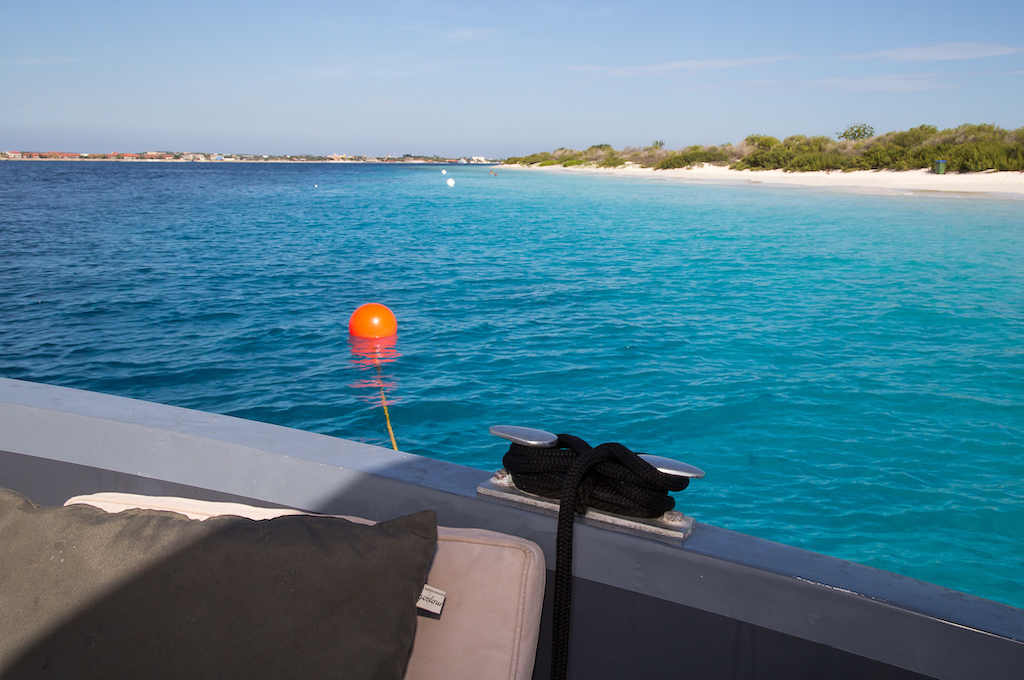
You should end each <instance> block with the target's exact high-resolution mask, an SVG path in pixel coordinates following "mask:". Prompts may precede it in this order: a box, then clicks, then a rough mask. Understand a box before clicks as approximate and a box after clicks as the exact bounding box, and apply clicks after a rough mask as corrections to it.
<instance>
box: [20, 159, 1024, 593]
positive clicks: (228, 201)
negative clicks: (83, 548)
mask: <svg viewBox="0 0 1024 680" xmlns="http://www.w3.org/2000/svg"><path fill="white" fill-rule="evenodd" d="M488 171H489V168H479V167H478V168H473V167H463V166H460V167H452V168H449V169H448V175H447V177H442V175H441V173H440V169H439V168H437V167H431V166H427V167H394V166H361V165H337V164H333V165H320V164H310V165H303V164H281V165H277V164H274V165H261V164H189V165H183V164H182V165H179V164H161V163H152V164H129V163H57V162H6V163H0V376H3V377H9V378H19V379H25V380H33V381H39V382H47V383H54V384H60V385H67V386H71V387H78V388H84V389H89V390H98V391H101V392H108V393H113V394H119V395H124V396H129V397H136V398H141V399H147V400H150V401H157V402H162V403H168V404H175V405H179V406H185V407H190V408H198V409H203V410H207V411H214V412H218V413H224V414H229V415H234V416H240V417H243V418H251V419H255V420H261V421H267V422H272V423H278V424H282V425H288V426H291V427H297V428H303V429H307V430H313V431H317V432H322V433H326V434H331V435H336V436H340V437H345V438H349V439H356V440H360V441H365V442H371V443H375V444H379V445H381V446H389V441H388V435H387V432H386V428H385V422H384V412H383V409H382V408H381V404H380V393H379V389H378V387H377V374H376V372H375V371H374V370H373V369H372V368H368V367H367V366H365V365H363V364H362V363H360V362H359V361H358V360H357V359H358V357H354V356H353V354H352V352H351V351H350V346H349V340H348V334H347V321H348V317H349V315H350V314H351V312H352V310H354V309H355V308H356V307H357V306H358V305H359V304H361V303H363V302H368V301H377V302H382V303H384V304H387V305H388V306H390V307H391V308H392V309H393V310H394V311H395V313H396V315H397V316H398V319H399V335H398V339H397V344H396V346H395V348H394V349H395V351H396V352H397V353H398V354H399V355H400V356H399V357H397V358H396V359H395V360H394V361H391V362H389V363H386V364H384V365H383V367H382V377H383V380H384V383H385V385H386V390H387V394H388V398H389V412H390V415H391V419H392V423H393V426H394V429H395V434H396V436H397V439H398V443H399V446H400V447H401V448H402V449H403V450H406V451H410V452H413V453H418V454H423V455H427V456H432V457H436V458H442V459H445V460H451V461H456V462H459V463H463V464H466V465H472V466H475V467H479V468H482V469H487V470H493V469H496V468H497V467H499V466H500V460H501V456H502V455H503V453H504V450H505V447H504V446H503V445H502V442H501V440H498V439H496V438H494V437H490V436H489V435H488V434H487V428H488V426H489V425H492V424H497V423H511V424H521V425H529V426H534V427H541V428H544V429H548V430H552V431H555V432H570V433H573V434H576V435H578V436H582V437H583V438H585V439H587V440H588V441H590V443H591V444H595V445H596V444H598V443H600V442H603V441H612V440H614V441H620V442H622V443H624V444H626V445H627V446H629V447H630V448H633V449H634V450H638V451H645V452H648V453H655V454H659V455H666V456H671V457H677V458H680V459H682V460H685V461H687V462H689V463H692V464H694V465H697V466H698V467H701V468H703V469H704V470H706V471H707V473H708V474H707V477H706V478H705V479H704V480H700V481H698V482H695V483H693V484H692V485H691V486H690V488H689V489H688V490H687V491H685V492H683V493H681V494H679V495H678V498H679V503H680V509H681V510H683V511H684V512H686V513H687V514H689V515H692V516H694V517H696V518H697V519H698V520H699V521H703V522H708V523H712V524H717V525H719V526H724V527H728V528H731V529H736V530H739V531H743V532H746V533H750V534H755V535H758V536H762V537H764V538H768V539H772V540H776V541H781V542H783V543H788V544H791V545H796V546H799V547H803V548H807V549H810V550H815V551H818V552H824V553H828V554H831V555H836V556H839V557H843V558H847V559H851V560H855V561H857V562H861V563H864V564H869V565H873V566H877V567H880V568H883V569H887V570H890V571H895V572H898V573H901V574H906V575H908V576H912V577H915V578H921V579H924V580H927V581H932V582H935V583H939V584H942V585H945V586H949V587H953V588H957V589H960V590H964V591H967V592H970V593H972V594H976V595H979V596H982V597H986V598H990V599H994V600H998V601H1001V602H1006V603H1009V604H1013V605H1016V606H1018V607H1020V606H1024V481H1022V480H1024V202H1021V201H1015V200H1001V199H979V198H965V197H952V196H945V197H943V196H935V195H929V196H899V195H860V194H852V193H837V192H819V191H810V190H798V189H778V188H767V187H763V186H742V187H741V186H710V185H688V184H674V183H668V182H661V181H649V180H635V179H613V178H608V177H593V176H581V175H571V176H566V175H556V174H548V173H536V172H525V171H509V170H505V169H502V168H498V169H497V172H498V176H497V177H493V176H490V175H489V174H488ZM448 177H450V178H453V179H454V180H455V182H456V183H455V186H454V187H453V188H449V187H447V186H446V185H445V183H444V180H445V179H446V178H448Z"/></svg>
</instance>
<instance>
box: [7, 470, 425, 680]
mask: <svg viewBox="0 0 1024 680" xmlns="http://www.w3.org/2000/svg"><path fill="white" fill-rule="evenodd" d="M436 540H437V520H436V518H435V516H434V513H433V512H430V511H427V512H421V513H417V514H415V515H410V516H408V517H403V518H399V519H395V520H391V521H388V522H381V523H379V524H377V525H375V526H361V525H357V524H353V523H350V522H347V521H345V520H342V519H338V518H331V517H318V516H311V515H293V516H284V517H279V518H276V519H272V520H264V521H253V520H248V519H242V518H237V517H220V518H214V519H210V520H207V521H205V522H199V521H196V520H189V519H187V518H185V517H183V516H182V515H178V514H176V513H170V512H163V511H154V510H128V511H125V512H121V513H117V514H107V513H106V512H104V511H102V510H99V509H97V508H93V507H90V506H87V505H74V506H71V507H66V508H40V507H38V506H35V505H34V504H32V503H31V502H30V501H28V500H27V499H25V498H24V497H22V496H20V495H19V494H16V493H14V492H11V491H6V490H0V677H2V678H62V679H63V678H99V677H103V678H154V679H159V678H189V679H190V680H191V679H198V678H228V677H237V678H247V679H249V678H275V679H278V678H292V677H294V678H302V679H303V680H312V679H314V678H394V679H396V680H397V679H399V678H401V677H402V675H403V673H404V671H405V667H406V663H407V660H408V655H409V650H410V647H411V645H412V641H413V637H414V635H415V628H416V600H417V597H418V595H419V593H420V590H421V589H422V587H423V583H424V581H425V579H426V574H427V569H428V567H429V563H430V559H431V555H432V554H433V551H434V546H435V543H436Z"/></svg>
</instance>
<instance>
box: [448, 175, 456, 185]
mask: <svg viewBox="0 0 1024 680" xmlns="http://www.w3.org/2000/svg"><path fill="white" fill-rule="evenodd" d="M448 186H450V187H453V186H455V180H453V179H452V178H451V177H449V178H448Z"/></svg>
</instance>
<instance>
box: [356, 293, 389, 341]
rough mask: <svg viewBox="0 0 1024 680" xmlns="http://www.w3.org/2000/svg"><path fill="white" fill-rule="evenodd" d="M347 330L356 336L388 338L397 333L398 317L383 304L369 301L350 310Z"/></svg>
mask: <svg viewBox="0 0 1024 680" xmlns="http://www.w3.org/2000/svg"><path fill="white" fill-rule="evenodd" d="M348 332H349V334H350V335H354V336H356V337H357V338H388V337H391V336H392V335H395V334H396V333H398V319H396V318H395V315H394V313H393V312H392V311H391V310H390V309H388V308H387V307H385V306H384V305H382V304H378V303H376V302H369V303H367V304H365V305H361V306H360V307H359V308H358V309H357V310H356V311H354V312H352V316H351V317H349V320H348Z"/></svg>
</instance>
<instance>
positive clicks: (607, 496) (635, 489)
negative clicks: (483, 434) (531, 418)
mask: <svg viewBox="0 0 1024 680" xmlns="http://www.w3.org/2000/svg"><path fill="white" fill-rule="evenodd" d="M581 458H585V459H586V460H588V461H591V462H590V463H588V464H587V465H586V466H585V470H586V472H585V473H584V475H583V477H582V478H581V484H580V486H579V489H578V492H577V494H576V496H575V498H574V499H573V501H572V505H573V507H574V508H575V509H576V512H578V513H579V514H581V515H582V514H584V513H586V511H587V508H588V507H593V508H595V509H597V510H604V511H605V512H613V513H616V514H619V515H627V516H630V517H647V518H650V517H660V516H661V515H663V514H664V513H666V512H668V511H669V510H671V509H672V508H674V507H675V499H673V498H672V497H671V496H669V495H668V492H669V491H682V490H683V489H685V488H686V487H687V485H688V484H689V482H690V480H689V478H687V477H681V476H678V475H669V474H666V473H664V472H660V471H659V470H658V469H657V468H656V467H654V466H653V465H651V464H650V463H648V462H647V461H645V460H644V459H642V458H640V457H639V456H638V455H637V454H636V453H634V452H633V451H630V450H629V449H628V448H626V447H625V446H623V445H622V444H619V443H616V442H608V443H605V444H600V445H599V446H596V447H591V446H590V445H589V444H587V442H585V441H583V440H582V439H580V438H579V437H574V436H572V435H571V434H560V435H558V445H557V446H556V447H552V448H537V447H531V446H523V445H522V444H516V443H513V444H512V445H511V446H510V447H509V450H508V453H506V454H505V457H504V458H503V459H502V461H501V462H502V465H503V466H504V467H505V469H506V470H508V471H509V472H510V473H512V481H513V482H514V483H515V485H516V487H517V488H519V489H520V490H522V491H526V492H527V493H533V494H537V495H538V496H544V497H546V498H558V499H561V498H562V491H563V489H564V486H565V484H566V482H567V481H568V477H569V472H570V470H571V469H572V468H573V465H574V464H575V463H577V461H579V460H580V459H581ZM573 486H574V488H575V484H574V485H573Z"/></svg>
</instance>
